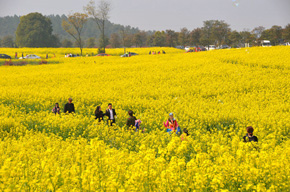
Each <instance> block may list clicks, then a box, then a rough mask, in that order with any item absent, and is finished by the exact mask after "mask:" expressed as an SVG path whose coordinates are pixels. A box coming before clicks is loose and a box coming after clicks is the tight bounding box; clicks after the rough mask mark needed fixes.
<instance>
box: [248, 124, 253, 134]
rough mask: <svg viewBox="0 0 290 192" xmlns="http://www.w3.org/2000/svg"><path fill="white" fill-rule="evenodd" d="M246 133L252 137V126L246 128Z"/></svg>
mask: <svg viewBox="0 0 290 192" xmlns="http://www.w3.org/2000/svg"><path fill="white" fill-rule="evenodd" d="M247 132H248V134H249V135H251V136H252V135H253V132H254V128H253V127H252V126H249V127H247Z"/></svg>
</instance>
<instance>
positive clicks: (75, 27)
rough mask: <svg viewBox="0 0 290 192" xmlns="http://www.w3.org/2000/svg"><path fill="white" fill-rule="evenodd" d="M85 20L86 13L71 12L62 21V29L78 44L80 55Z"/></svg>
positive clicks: (86, 17)
mask: <svg viewBox="0 0 290 192" xmlns="http://www.w3.org/2000/svg"><path fill="white" fill-rule="evenodd" d="M87 20H88V15H87V14H84V13H73V14H70V15H68V20H63V21H62V27H63V29H64V30H65V31H66V32H67V33H68V34H70V35H71V36H72V37H73V38H74V39H75V40H76V42H77V44H78V46H79V47H80V50H81V55H83V41H82V38H81V35H82V31H83V29H84V25H85V23H86V22H87Z"/></svg>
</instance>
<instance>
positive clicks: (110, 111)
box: [105, 103, 117, 126]
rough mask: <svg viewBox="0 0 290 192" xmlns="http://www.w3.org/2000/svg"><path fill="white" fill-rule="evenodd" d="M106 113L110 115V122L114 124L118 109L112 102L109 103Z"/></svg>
mask: <svg viewBox="0 0 290 192" xmlns="http://www.w3.org/2000/svg"><path fill="white" fill-rule="evenodd" d="M105 115H106V116H107V117H108V124H109V125H110V126H113V123H116V118H117V114H116V110H115V109H113V106H112V103H109V104H108V109H107V110H106V114H105Z"/></svg>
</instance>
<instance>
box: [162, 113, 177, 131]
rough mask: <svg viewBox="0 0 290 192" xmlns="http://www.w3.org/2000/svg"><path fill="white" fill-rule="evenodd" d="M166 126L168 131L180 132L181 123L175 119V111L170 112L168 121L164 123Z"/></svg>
mask: <svg viewBox="0 0 290 192" xmlns="http://www.w3.org/2000/svg"><path fill="white" fill-rule="evenodd" d="M163 124H164V126H165V127H166V128H167V130H166V131H167V132H175V131H177V132H180V131H179V130H180V128H179V125H178V123H177V121H176V119H174V117H173V113H169V118H168V120H167V121H166V122H164V123H163Z"/></svg>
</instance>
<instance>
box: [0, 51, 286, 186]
mask: <svg viewBox="0 0 290 192" xmlns="http://www.w3.org/2000/svg"><path fill="white" fill-rule="evenodd" d="M49 50H50V49H28V48H24V49H4V48H1V49H0V51H1V52H6V53H10V55H11V56H13V54H14V53H15V52H18V56H19V54H20V52H22V51H23V52H25V53H34V54H38V55H40V56H42V57H45V55H46V53H47V52H48V51H49ZM159 50H160V51H161V50H165V51H166V53H167V54H161V55H148V54H147V53H148V52H149V49H148V48H146V49H134V50H131V51H134V52H136V53H140V55H139V56H134V57H130V58H120V57H119V56H111V57H78V58H64V53H67V52H74V51H75V52H77V51H78V50H77V49H71V51H68V50H64V49H61V48H59V49H51V50H50V51H51V52H52V53H54V54H55V55H56V57H55V58H53V59H49V60H55V61H58V63H57V64H47V65H26V66H0V78H1V79H0V92H1V94H0V190H1V191H162V192H163V191H289V188H290V99H289V98H290V86H289V84H290V60H289V58H290V47H271V48H261V47H260V48H247V49H231V50H215V51H209V52H199V53H183V51H180V50H176V49H171V48H159ZM159 50H158V48H156V51H159ZM89 51H92V50H88V52H89ZM122 51H123V50H122V49H120V50H114V49H112V50H110V49H109V50H108V53H109V54H112V55H118V54H122ZM129 51H130V50H129ZM152 51H154V50H153V49H152ZM84 53H86V51H84ZM69 97H72V98H73V103H74V104H75V108H76V114H75V115H65V114H61V115H54V114H53V113H52V112H51V110H52V108H53V107H54V103H56V102H58V103H59V104H60V107H61V110H63V107H64V105H65V103H66V102H67V99H68V98H69ZM108 103H112V104H113V108H115V109H116V112H117V117H118V118H117V121H116V125H114V126H113V127H108V126H107V125H106V123H101V124H99V123H98V122H96V121H95V120H94V110H95V108H96V107H97V106H98V105H100V106H102V110H103V111H105V110H106V108H107V105H108ZM128 110H133V111H134V112H135V116H136V117H137V118H138V119H139V118H140V119H141V120H142V124H141V127H142V128H145V133H141V132H133V131H130V130H128V129H127V127H126V126H125V124H126V119H127V112H128ZM170 112H173V113H174V115H175V118H176V119H177V121H178V124H179V125H180V127H181V129H183V128H187V129H188V130H189V134H190V135H189V136H188V137H186V138H185V139H184V140H181V138H180V137H179V136H178V135H176V134H171V135H170V134H168V133H167V132H166V129H165V128H164V126H163V122H164V121H166V120H167V118H168V114H169V113H170ZM247 126H253V127H254V135H256V136H257V137H258V138H259V142H258V143H244V142H243V139H242V138H243V136H244V135H245V134H246V127H247Z"/></svg>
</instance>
